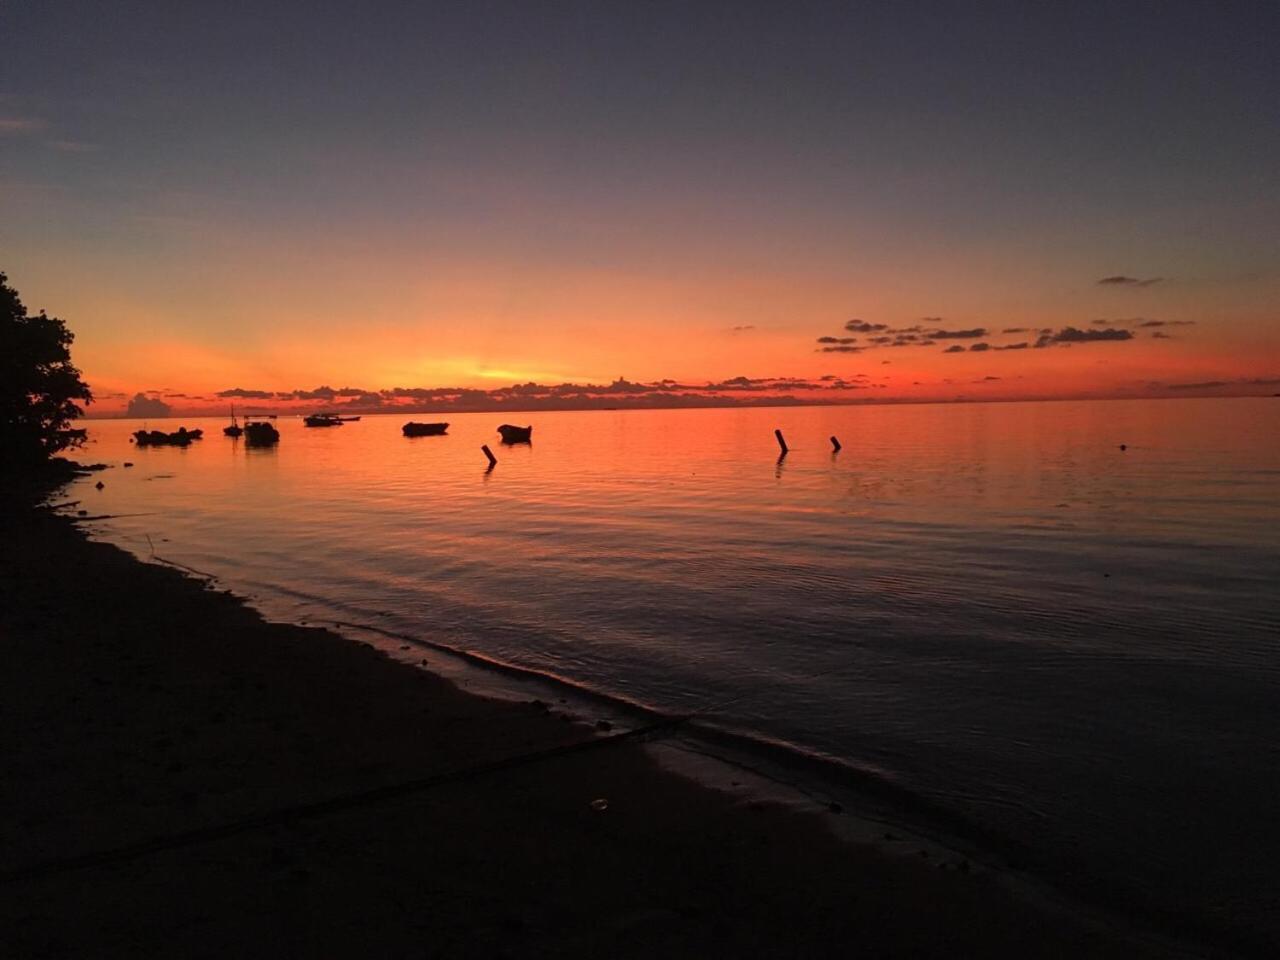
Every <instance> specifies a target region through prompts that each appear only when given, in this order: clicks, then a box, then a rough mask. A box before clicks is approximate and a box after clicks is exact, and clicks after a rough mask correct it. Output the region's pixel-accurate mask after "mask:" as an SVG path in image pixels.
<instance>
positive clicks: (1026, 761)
mask: <svg viewBox="0 0 1280 960" xmlns="http://www.w3.org/2000/svg"><path fill="white" fill-rule="evenodd" d="M406 419H410V418H409V417H407V416H405V415H399V416H377V417H365V418H364V419H363V420H362V421H360V422H359V423H350V424H346V425H344V426H342V427H336V428H330V429H307V428H305V427H304V426H303V425H302V423H301V421H299V420H296V419H282V420H281V421H279V424H278V425H279V428H280V430H281V433H282V439H281V442H280V444H279V446H278V447H277V448H274V449H270V450H255V449H247V448H246V447H245V445H244V444H243V442H239V441H232V440H230V439H227V438H224V437H223V436H222V435H221V427H222V426H223V425H224V424H225V421H224V420H221V419H213V420H205V421H187V422H186V423H187V425H188V426H196V425H199V426H202V427H204V428H205V431H206V434H207V436H206V438H205V439H204V440H203V441H201V442H199V443H196V444H194V445H192V446H191V447H189V448H187V449H171V448H149V449H139V448H135V447H133V446H131V445H130V443H129V435H130V432H131V431H132V430H134V429H137V428H138V427H139V426H140V424H139V423H138V422H132V421H96V422H91V423H89V425H88V426H89V429H90V436H91V439H92V445H91V446H90V447H89V448H88V450H87V451H85V452H84V454H83V456H82V457H81V458H82V459H86V460H102V461H105V462H107V463H112V464H121V463H123V462H124V461H126V460H128V461H132V462H133V463H134V464H135V466H134V467H133V468H131V469H127V470H126V469H114V470H111V471H109V472H107V473H106V474H104V475H99V476H101V477H102V479H104V480H105V483H106V487H105V489H104V490H102V491H97V490H95V489H93V486H92V484H93V483H94V482H95V481H96V479H98V478H97V477H95V478H91V479H90V480H88V481H82V482H80V483H79V485H78V486H77V488H76V489H75V490H74V491H73V493H72V496H73V497H75V498H79V499H81V500H82V501H83V503H82V505H81V506H82V508H84V507H87V508H88V509H90V511H91V512H92V513H94V514H111V515H113V518H112V519H109V520H102V521H97V522H95V523H94V524H93V528H94V530H95V531H96V533H97V535H98V536H101V537H103V538H105V539H109V540H111V541H113V542H116V543H119V544H121V545H123V546H126V547H128V548H129V549H131V550H133V551H135V552H136V553H138V554H139V555H140V556H143V557H147V556H150V555H152V554H158V555H161V556H163V557H164V558H166V559H168V560H171V561H175V562H178V563H182V564H185V565H188V566H190V567H193V568H195V569H198V570H201V571H206V572H209V573H212V574H216V575H217V576H218V577H219V578H220V579H222V580H223V582H224V583H225V584H226V585H227V586H230V587H232V588H235V589H236V590H237V591H238V592H242V593H245V594H248V595H250V596H252V597H254V598H255V599H256V600H257V602H258V603H259V604H261V605H262V606H263V607H264V609H266V610H267V611H268V612H269V613H271V614H272V615H275V616H280V617H288V618H294V619H305V620H307V621H309V622H313V623H319V622H324V621H325V620H341V621H343V622H346V623H352V624H361V625H367V626H370V627H374V628H376V629H380V630H384V631H390V632H392V633H396V634H402V635H405V636H408V637H414V638H421V639H423V640H430V641H433V642H438V643H443V644H447V645H449V646H451V647H454V648H457V649H460V650H465V651H469V652H473V653H476V654H479V655H481V656H483V657H485V658H487V659H490V660H493V661H496V662H498V663H502V664H509V665H513V666H517V667H520V668H523V669H526V670H530V671H535V672H537V673H540V674H543V675H546V676H550V677H555V678H559V679H561V680H564V681H566V682H568V683H571V684H573V685H574V686H576V687H579V688H582V689H584V690H589V691H592V692H594V693H597V694H601V695H604V696H607V697H610V698H616V699H618V700H620V701H626V702H628V703H633V704H638V705H641V706H644V707H647V708H650V709H654V710H658V711H662V712H664V713H686V712H691V711H705V713H703V714H702V715H701V716H700V718H699V725H700V727H701V728H702V729H704V730H706V731H708V733H709V734H710V732H711V731H718V732H719V733H721V734H732V735H733V742H734V743H735V744H738V745H747V747H748V748H749V747H750V746H751V745H758V746H759V747H760V748H761V749H762V750H767V752H768V753H769V755H770V756H771V757H772V758H773V759H774V760H775V761H776V760H777V758H778V757H783V758H786V757H790V758H794V760H795V761H796V763H797V765H798V767H803V768H804V769H806V770H809V771H817V775H819V776H824V777H827V778H829V779H830V781H831V782H838V783H850V784H854V785H856V786H859V787H860V788H868V789H869V790H870V795H874V796H875V797H876V798H878V800H880V801H885V802H890V803H898V804H900V805H901V806H902V807H903V808H904V809H913V810H915V811H916V812H917V813H919V814H920V815H921V816H928V817H930V818H933V819H934V820H935V821H937V822H943V821H945V822H946V823H947V825H948V827H949V828H954V829H956V830H957V831H958V832H963V833H968V834H970V835H972V836H975V837H980V838H982V840H983V842H989V843H990V844H992V846H993V848H998V849H1000V850H1001V851H1003V852H1004V853H1005V854H1007V855H1008V856H1009V857H1011V858H1013V859H1015V860H1017V861H1018V862H1019V863H1021V864H1023V865H1024V866H1027V867H1028V868H1030V869H1033V870H1036V871H1039V872H1043V873H1045V874H1046V875H1048V876H1050V877H1051V878H1055V879H1057V880H1060V881H1064V882H1067V883H1070V884H1072V885H1073V886H1075V887H1077V888H1089V889H1091V890H1092V891H1093V892H1094V894H1095V895H1096V896H1097V897H1098V898H1099V899H1102V900H1106V901H1110V902H1112V903H1115V904H1118V905H1123V906H1126V907H1127V906H1129V905H1133V904H1138V905H1143V906H1147V907H1151V908H1153V909H1156V910H1158V911H1165V912H1170V913H1176V914H1179V915H1181V916H1183V917H1186V918H1190V919H1192V920H1194V921H1196V922H1199V921H1204V922H1205V923H1207V924H1209V925H1210V926H1214V927H1225V928H1230V929H1232V930H1235V931H1238V932H1242V933H1244V934H1245V935H1247V936H1248V937H1252V938H1260V939H1262V940H1264V941H1265V940H1266V939H1268V938H1270V939H1271V941H1272V942H1276V943H1280V921H1277V916H1280V869H1277V864H1278V863H1280V817H1278V816H1277V814H1276V806H1275V805H1276V802H1277V797H1278V796H1280V589H1278V587H1280V400H1275V399H1269V398H1257V399H1213V400H1162V401H1088V402H1053V403H1007V404H951V405H911V406H860V407H827V408H814V407H809V408H774V409H722V410H681V411H594V412H556V413H531V414H521V415H514V414H508V415H505V416H504V415H499V414H492V413H486V414H454V415H450V416H447V419H449V420H451V421H452V426H451V427H450V430H449V434H448V435H447V436H444V437H424V438H417V439H406V438H404V437H403V436H401V433H400V425H401V423H402V422H403V421H404V420H406ZM414 419H446V417H445V416H441V417H438V418H437V417H423V416H421V415H417V416H415V417H414ZM504 419H506V420H510V421H512V422H517V423H524V422H529V423H533V424H534V427H535V429H534V442H533V443H532V444H531V445H528V446H515V447H503V446H500V445H499V444H498V443H497V436H496V434H495V433H494V427H495V426H496V425H497V424H498V423H500V422H502V421H503V420H504ZM152 426H158V427H161V428H166V429H173V428H176V427H177V426H178V422H177V421H166V422H157V423H155V424H152ZM774 428H781V429H782V430H783V431H784V432H785V434H786V436H787V440H788V442H789V443H790V445H791V447H792V450H791V452H790V454H789V455H788V456H787V457H786V458H785V459H783V460H778V449H777V446H776V444H775V441H774V438H773V430H774ZM831 435H836V436H838V437H839V439H840V441H841V443H842V444H843V446H844V448H843V450H842V451H840V452H839V453H833V452H832V448H831V445H830V443H829V441H828V439H827V438H828V437H829V436H831ZM482 443H488V444H490V445H491V446H492V447H493V449H494V450H495V452H496V454H497V456H498V458H499V463H498V465H497V467H496V468H495V469H493V470H492V471H491V472H486V469H485V467H486V462H485V460H484V457H483V455H482V454H481V452H480V449H479V448H480V445H481V444H482ZM1121 444H1125V445H1126V447H1127V449H1125V450H1121V449H1120V445H1121ZM725 742H728V741H727V740H726V741H725ZM886 798H889V799H888V800H886Z"/></svg>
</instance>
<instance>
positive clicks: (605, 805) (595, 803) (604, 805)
mask: <svg viewBox="0 0 1280 960" xmlns="http://www.w3.org/2000/svg"><path fill="white" fill-rule="evenodd" d="M591 809H592V810H595V811H596V812H597V813H599V812H601V811H604V810H608V809H609V801H608V800H606V799H605V798H604V797H599V798H598V799H596V800H592V801H591Z"/></svg>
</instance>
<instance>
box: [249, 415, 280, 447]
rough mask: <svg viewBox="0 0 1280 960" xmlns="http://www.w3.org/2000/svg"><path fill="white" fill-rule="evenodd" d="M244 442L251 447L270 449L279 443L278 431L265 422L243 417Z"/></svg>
mask: <svg viewBox="0 0 1280 960" xmlns="http://www.w3.org/2000/svg"><path fill="white" fill-rule="evenodd" d="M244 442H245V443H246V444H248V445H249V446H251V447H270V446H273V445H274V444H277V443H279V442H280V431H279V430H277V429H276V428H275V427H274V426H273V425H272V424H270V423H268V422H267V421H265V420H250V419H249V418H248V417H245V418H244Z"/></svg>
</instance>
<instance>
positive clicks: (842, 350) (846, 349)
mask: <svg viewBox="0 0 1280 960" xmlns="http://www.w3.org/2000/svg"><path fill="white" fill-rule="evenodd" d="M864 349H865V348H864V347H846V346H840V347H822V348H821V352H822V353H861V352H862V351H863V350H864Z"/></svg>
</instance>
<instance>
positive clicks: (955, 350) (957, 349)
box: [942, 343, 964, 353]
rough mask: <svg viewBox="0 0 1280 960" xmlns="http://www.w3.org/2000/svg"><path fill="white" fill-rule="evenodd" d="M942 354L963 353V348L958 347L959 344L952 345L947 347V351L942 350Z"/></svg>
mask: <svg viewBox="0 0 1280 960" xmlns="http://www.w3.org/2000/svg"><path fill="white" fill-rule="evenodd" d="M942 352H943V353H964V347H962V346H960V344H958V343H953V344H952V345H951V346H949V347H947V349H945V350H943V351H942Z"/></svg>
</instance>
